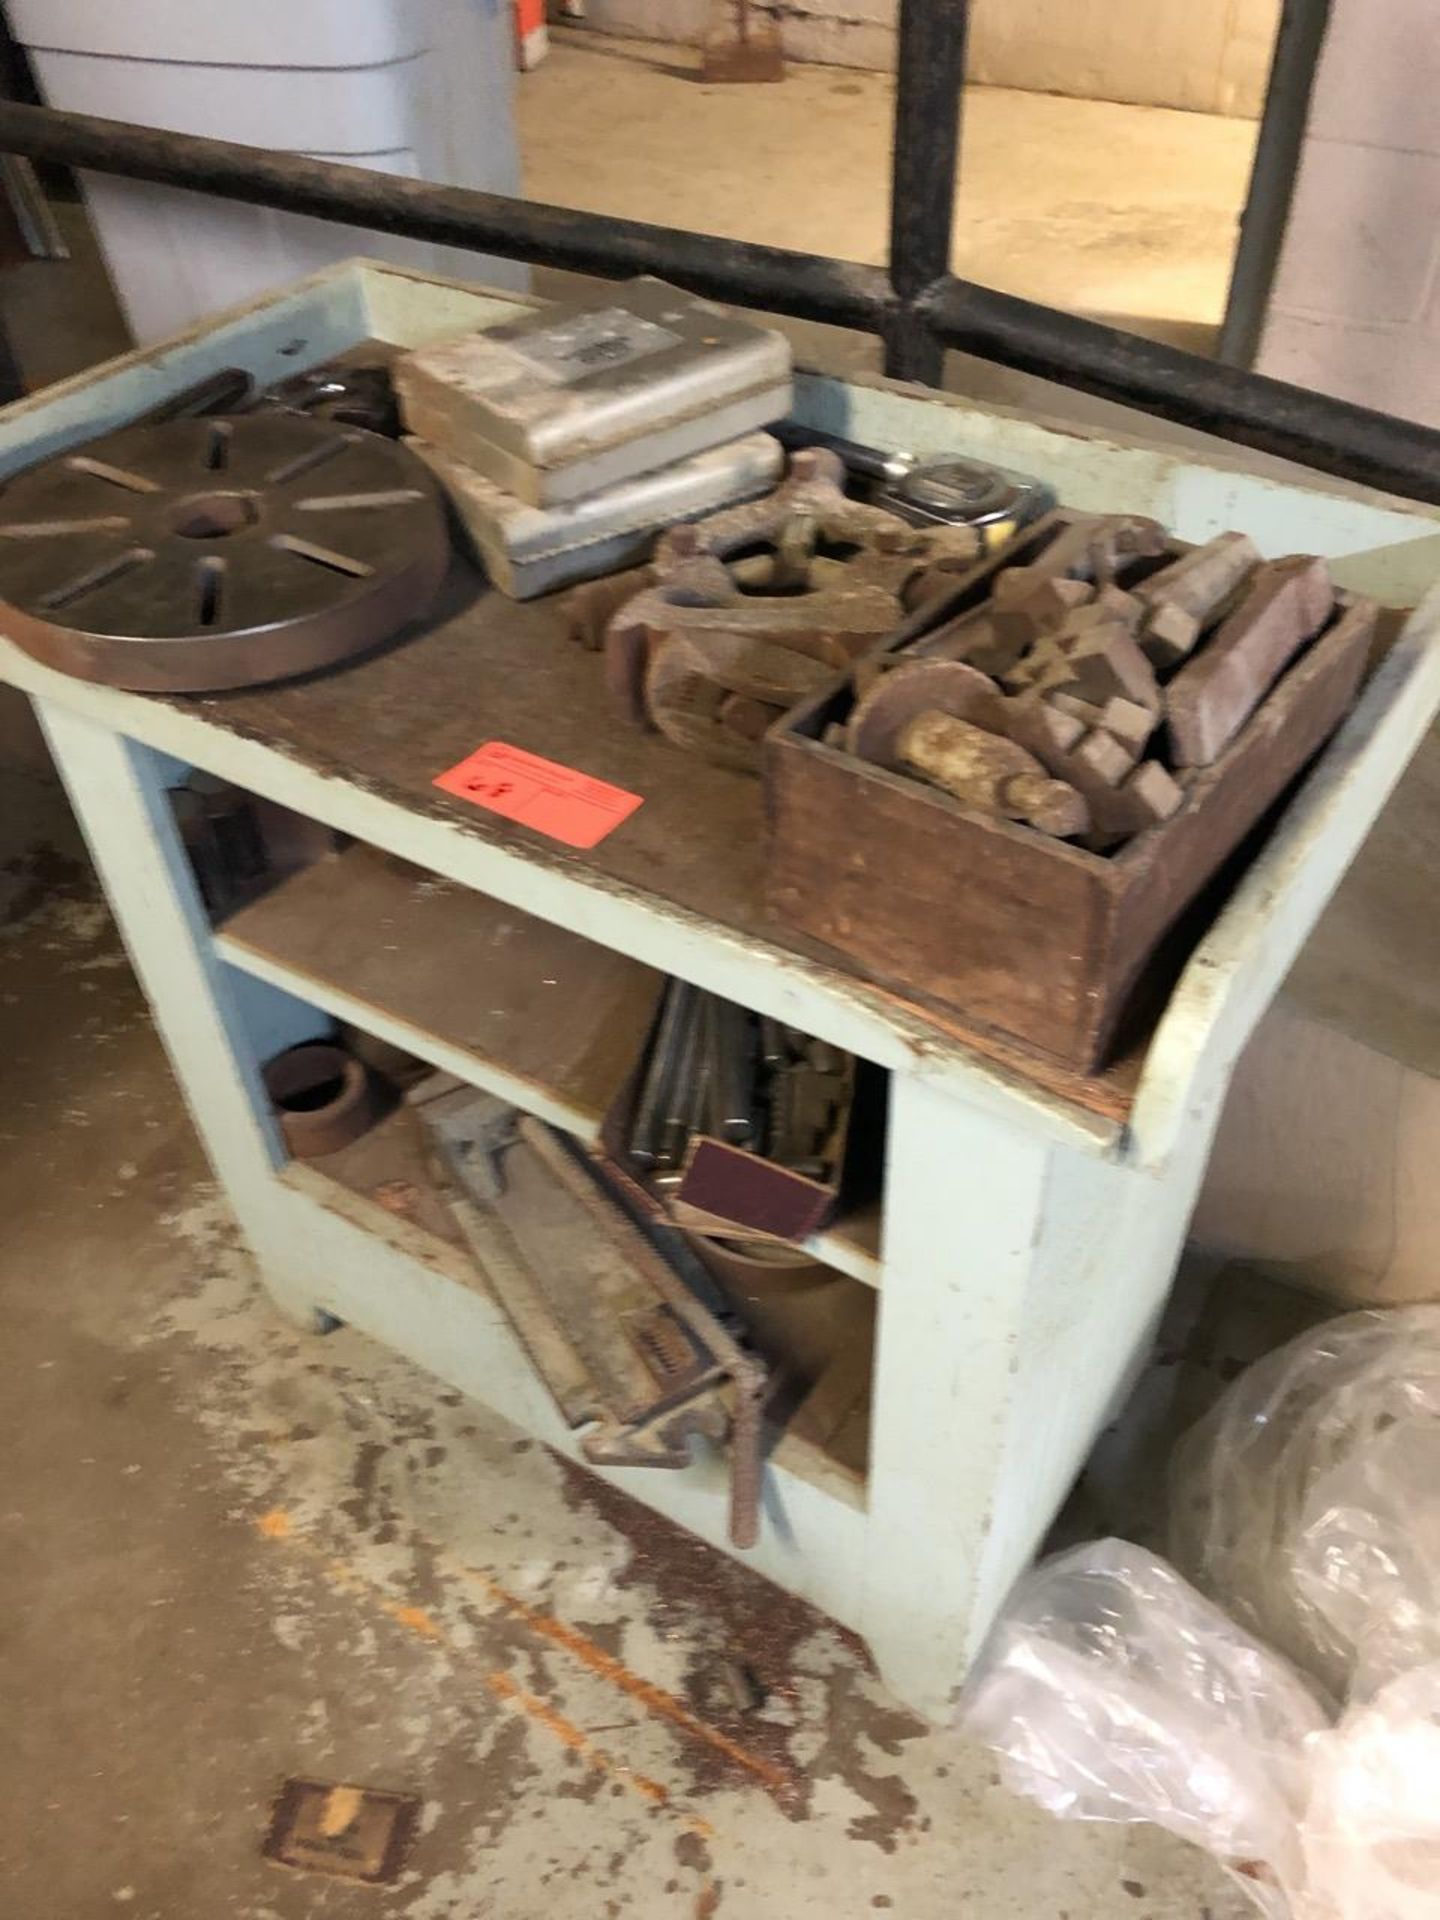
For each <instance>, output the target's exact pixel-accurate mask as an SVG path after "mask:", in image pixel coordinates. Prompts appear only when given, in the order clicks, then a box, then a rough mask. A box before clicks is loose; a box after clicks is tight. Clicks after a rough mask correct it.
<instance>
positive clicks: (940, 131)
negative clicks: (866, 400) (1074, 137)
mask: <svg viewBox="0 0 1440 1920" xmlns="http://www.w3.org/2000/svg"><path fill="white" fill-rule="evenodd" d="M969 17H970V4H969V0H900V21H899V32H898V36H897V41H896V56H895V60H896V64H895V133H894V150H893V155H892V159H891V167H890V278H891V281H892V283H893V285H894V288H895V291H896V293H897V294H898V295H899V304H898V305H897V307H896V308H895V310H894V312H893V313H892V315H891V317H890V323H889V326H888V328H887V331H886V339H885V371H886V372H887V373H889V374H892V375H894V377H895V378H896V379H897V380H924V381H928V382H930V383H931V384H932V385H938V384H939V380H940V372H941V367H942V364H943V361H944V349H943V347H941V346H940V344H939V343H938V342H937V341H936V340H935V338H934V337H933V335H932V334H931V333H930V331H929V329H928V328H926V327H925V326H923V325H917V324H916V316H915V314H914V312H913V309H912V307H911V304H910V303H911V302H912V301H914V300H915V298H916V297H917V295H919V294H921V293H923V292H924V290H925V288H926V287H929V286H931V285H933V284H934V282H935V281H937V280H939V279H940V278H941V277H942V276H943V275H944V274H947V273H948V272H949V271H950V240H951V233H952V229H953V226H954V219H955V183H956V178H957V172H958V160H959V152H960V105H961V93H962V90H963V88H964V84H965V40H966V33H967V29H968V26H969Z"/></svg>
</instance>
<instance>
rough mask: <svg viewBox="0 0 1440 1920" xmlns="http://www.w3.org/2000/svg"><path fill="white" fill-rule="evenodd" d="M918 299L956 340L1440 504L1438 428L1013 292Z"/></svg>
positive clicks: (957, 286) (1047, 375)
mask: <svg viewBox="0 0 1440 1920" xmlns="http://www.w3.org/2000/svg"><path fill="white" fill-rule="evenodd" d="M919 307H920V310H921V312H922V313H923V314H924V316H925V317H926V319H927V320H928V321H929V323H930V325H931V326H932V327H933V328H934V329H935V332H936V334H937V335H938V337H939V338H940V339H941V340H943V341H944V343H945V344H946V346H949V347H955V348H957V349H958V350H959V351H960V352H962V353H973V354H977V355H979V356H980V358H982V359H985V360H998V361H999V362H1000V363H1001V364H1002V365H1003V366H1007V367H1016V368H1018V369H1019V370H1020V371H1021V372H1022V373H1033V374H1036V375H1038V376H1039V377H1040V378H1041V379H1044V380H1059V381H1063V382H1064V383H1065V384H1066V385H1068V386H1072V387H1079V388H1081V389H1082V390H1083V391H1084V392H1086V393H1094V394H1099V395H1100V396H1101V397H1102V398H1104V399H1107V400H1117V401H1119V402H1121V403H1122V404H1123V405H1125V406H1129V407H1138V408H1140V409H1141V410H1142V411H1143V412H1146V413H1155V414H1159V415H1161V416H1162V417H1163V418H1164V419H1166V420H1173V421H1175V422H1177V424H1179V425H1181V426H1187V427H1198V428H1199V429H1200V430H1201V431H1202V432H1205V433H1214V434H1219V435H1221V436H1223V437H1224V438H1225V439H1227V440H1237V441H1239V442H1240V443H1241V445H1243V446H1247V447H1255V448H1257V449H1258V450H1259V451H1260V452H1262V453H1272V454H1276V455H1278V456H1279V457H1280V458H1281V459H1285V460H1297V461H1299V462H1301V463H1302V464H1303V465H1305V466H1308V467H1313V468H1315V469H1317V470H1318V471H1319V472H1321V473H1333V474H1337V475H1339V476H1340V477H1341V478H1342V479H1346V480H1354V481H1357V482H1359V483H1361V484H1362V485H1365V486H1371V487H1380V488H1383V489H1384V490H1385V491H1387V492H1391V493H1398V494H1403V495H1405V496H1407V497H1408V498H1409V499H1412V500H1426V501H1431V502H1440V433H1437V432H1436V431H1435V430H1434V429H1433V428H1431V427H1423V426H1421V425H1419V423H1418V422H1416V421H1413V420H1402V419H1400V418H1399V417H1398V415H1395V414H1391V413H1377V412H1376V411H1375V410H1374V409H1373V408H1372V407H1358V406H1356V405H1354V404H1353V403H1352V402H1351V401H1348V400H1336V399H1334V398H1333V397H1332V396H1331V395H1329V394H1326V393H1315V392H1313V391H1312V390H1311V389H1310V388H1308V387H1295V386H1291V385H1290V383H1289V382H1288V381H1286V380H1271V379H1269V378H1268V377H1267V376H1266V375H1264V374H1259V373H1251V372H1248V371H1247V370H1245V369H1243V368H1240V367H1229V366H1224V365H1222V364H1221V363H1220V362H1219V361H1216V360H1204V359H1202V358H1201V357H1200V356H1199V355H1198V354H1193V353H1184V352H1182V351H1181V350H1180V349H1179V348H1178V347H1169V346H1166V345H1164V344H1163V343H1162V342H1161V341H1158V340H1145V339H1142V338H1141V337H1140V336H1139V335H1138V334H1133V333H1122V332H1120V330H1119V329H1118V328H1116V327H1106V326H1101V325H1100V324H1099V323H1098V322H1097V321H1094V320H1082V319H1080V318H1079V317H1078V315H1075V314H1069V313H1060V312H1058V311H1057V310H1056V309H1055V308H1053V307H1042V306H1039V305H1037V304H1036V303H1035V302H1034V301H1033V300H1022V299H1020V298H1019V297H1018V296H1017V295H1015V294H1009V293H996V292H994V291H993V290H992V289H991V288H989V287H977V286H974V285H973V284H971V283H970V282H969V281H965V280H955V279H948V280H946V281H943V282H942V283H941V284H940V285H939V286H938V287H932V288H931V289H930V290H929V291H928V292H927V293H925V294H924V295H922V296H921V299H920V301H919Z"/></svg>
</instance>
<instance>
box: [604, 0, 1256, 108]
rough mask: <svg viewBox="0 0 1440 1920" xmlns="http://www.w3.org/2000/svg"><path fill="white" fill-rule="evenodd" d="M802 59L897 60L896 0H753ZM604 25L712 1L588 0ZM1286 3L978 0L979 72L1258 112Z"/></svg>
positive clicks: (674, 30)
mask: <svg viewBox="0 0 1440 1920" xmlns="http://www.w3.org/2000/svg"><path fill="white" fill-rule="evenodd" d="M754 5H755V7H756V10H757V11H758V12H760V13H766V12H768V13H772V14H774V15H777V16H778V17H779V18H780V19H781V20H782V22H783V29H784V37H785V46H786V50H787V51H788V52H789V53H790V55H791V56H792V57H793V58H794V59H796V60H814V61H821V62H827V63H832V64H834V65H837V66H848V67H874V68H878V69H884V68H887V67H889V66H891V65H892V64H893V62H894V57H895V15H896V0H754ZM587 13H588V17H589V20H590V23H591V25H592V26H593V27H595V28H598V29H599V30H600V31H601V32H609V33H623V34H636V35H639V36H641V37H643V38H646V39H654V40H669V41H673V42H685V41H694V40H698V39H699V38H700V37H701V35H702V34H703V32H704V28H705V22H706V20H707V18H708V17H709V0H588V6H587ZM1279 14H1280V0H977V4H976V6H975V8H974V10H973V14H972V18H971V27H970V77H971V78H972V79H973V80H976V81H979V82H981V83H983V84H985V85H988V86H997V87H1023V88H1028V89H1031V90H1033V91H1035V92H1040V93H1068V94H1076V95H1079V96H1080V97H1081V98H1084V99H1097V100H1132V101H1139V102H1141V103H1143V104H1146V105H1150V106H1164V107H1187V108H1190V109H1193V110H1195V111H1198V112H1201V113H1229V114H1242V115H1249V116H1251V117H1253V116H1255V115H1256V114H1258V113H1259V111H1260V107H1261V104H1262V102H1263V100H1264V97H1265V77H1266V74H1267V73H1268V71H1269V67H1270V50H1271V47H1272V45H1273V43H1274V39H1275V25H1276V22H1277V20H1278V19H1279Z"/></svg>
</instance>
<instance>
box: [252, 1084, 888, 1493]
mask: <svg viewBox="0 0 1440 1920" xmlns="http://www.w3.org/2000/svg"><path fill="white" fill-rule="evenodd" d="M283 1178H284V1179H285V1180H286V1181H287V1182H289V1183H290V1184H291V1185H292V1186H295V1187H297V1188H298V1189H299V1190H300V1191H302V1192H305V1193H308V1194H309V1195H310V1196H311V1197H313V1198H316V1199H319V1200H320V1201H321V1202H322V1204H324V1205H325V1206H326V1207H327V1208H328V1209H330V1210H331V1211H333V1212H336V1213H339V1214H341V1215H342V1216H343V1217H345V1218H347V1219H349V1220H351V1221H352V1222H354V1224H355V1225H357V1226H359V1227H362V1228H363V1229H364V1230H365V1231H366V1232H368V1233H371V1234H374V1235H376V1236H377V1237H379V1238H380V1239H382V1240H384V1241H385V1242H387V1243H388V1244H390V1245H391V1246H393V1247H395V1248H396V1249H397V1250H398V1251H400V1252H403V1253H405V1254H407V1255H409V1256H410V1257H411V1258H412V1259H415V1260H419V1261H421V1262H423V1264H424V1265H425V1266H426V1267H427V1268H428V1269H430V1270H431V1271H432V1272H437V1273H443V1274H445V1275H446V1276H447V1277H449V1278H451V1279H453V1280H455V1281H457V1282H458V1283H459V1284H461V1285H463V1286H465V1287H467V1288H469V1289H471V1290H477V1291H479V1292H481V1293H484V1294H485V1296H486V1298H487V1299H488V1298H489V1296H488V1292H487V1291H486V1288H485V1283H484V1278H483V1275H482V1274H481V1272H480V1270H479V1268H478V1267H477V1265H476V1263H475V1261H474V1259H473V1258H472V1256H471V1254H470V1253H469V1251H468V1249H467V1248H466V1247H465V1246H464V1244H463V1242H462V1240H461V1237H460V1234H459V1232H458V1230H457V1228H456V1227H455V1225H454V1223H453V1221H452V1219H451V1217H450V1213H449V1209H448V1207H447V1206H446V1204H445V1202H444V1200H443V1199H442V1198H441V1196H440V1195H439V1194H438V1193H437V1192H436V1190H435V1187H434V1185H433V1182H432V1180H431V1178H430V1174H429V1170H428V1168H427V1165H426V1161H425V1154H424V1148H423V1143H422V1140H421V1136H420V1132H419V1129H418V1127H417V1125H416V1122H415V1118H414V1115H413V1113H412V1112H411V1111H410V1110H409V1109H408V1108H405V1107H400V1108H397V1109H395V1110H394V1111H393V1112H392V1113H390V1114H389V1115H388V1116H387V1117H386V1118H385V1119H383V1120H382V1121H380V1123H379V1124H378V1125H377V1126H374V1127H372V1128H371V1129H370V1131H369V1132H368V1133H366V1134H364V1135H363V1136H362V1137H361V1138H360V1139H359V1140H356V1141H354V1142H353V1143H352V1144H351V1145H350V1146H348V1147H344V1148H342V1149H341V1150H340V1151H339V1152H338V1153H332V1154H327V1155H326V1156H325V1157H324V1158H323V1159H317V1160H310V1161H296V1162H292V1163H291V1164H290V1165H289V1166H288V1167H287V1168H286V1169H285V1170H284V1174H283ZM780 1271H781V1272H783V1271H784V1270H783V1269H782V1270H780ZM818 1277H819V1279H820V1281H821V1284H818V1285H817V1284H815V1283H814V1277H813V1270H812V1281H811V1284H810V1285H808V1286H803V1285H802V1286H799V1287H789V1286H786V1285H785V1284H783V1283H781V1284H780V1285H779V1286H778V1287H776V1288H774V1289H770V1290H767V1291H766V1294H765V1299H764V1302H763V1304H762V1306H761V1308H760V1310H759V1312H758V1315H756V1316H755V1320H756V1331H757V1345H760V1346H762V1347H765V1346H766V1345H767V1344H768V1345H769V1347H770V1349H771V1351H772V1353H774V1354H776V1355H780V1354H783V1355H785V1356H787V1357H791V1358H793V1360H794V1362H795V1368H794V1380H793V1384H792V1385H791V1386H790V1387H789V1388H788V1390H787V1393H786V1395H785V1399H784V1406H785V1409H786V1411H785V1414H784V1420H785V1430H784V1432H783V1433H782V1434H781V1436H780V1438H779V1440H778V1442H777V1444H776V1445H775V1447H774V1449H773V1451H772V1453H771V1456H770V1457H771V1460H772V1462H773V1464H774V1465H775V1466H777V1467H780V1468H783V1469H785V1470H786V1471H788V1472H790V1473H793V1474H794V1475H796V1476H797V1477H798V1478H801V1479H803V1480H806V1481H808V1482H809V1483H810V1484H812V1485H814V1486H816V1487H819V1488H822V1489H823V1490H824V1491H826V1492H827V1493H831V1494H833V1495H835V1496H836V1497H837V1498H840V1499H842V1500H845V1501H847V1502H849V1503H852V1504H856V1505H862V1506H863V1504H864V1497H865V1475H866V1467H867V1460H868V1450H869V1449H868V1442H869V1412H870V1378H871V1372H872V1365H873V1351H874V1325H875V1296H874V1294H873V1292H872V1291H871V1290H870V1289H869V1288H868V1287H866V1286H864V1285H862V1284H861V1283H860V1282H858V1281H856V1280H853V1279H849V1278H847V1277H845V1276H843V1275H841V1274H839V1273H834V1272H832V1273H829V1274H828V1275H824V1276H818ZM519 1364H520V1365H522V1366H523V1367H525V1369H526V1370H527V1372H529V1371H532V1370H531V1369H530V1365H529V1361H528V1359H525V1358H524V1357H523V1356H521V1357H520V1359H519ZM654 1477H655V1475H654V1474H652V1473H646V1472H636V1471H632V1472H631V1473H629V1474H628V1475H627V1476H625V1477H624V1478H623V1479H621V1480H620V1481H619V1483H618V1484H620V1485H623V1486H626V1487H628V1486H630V1484H631V1482H632V1481H634V1480H636V1479H647V1478H654Z"/></svg>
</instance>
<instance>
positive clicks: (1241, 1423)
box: [1170, 1306, 1440, 1700]
mask: <svg viewBox="0 0 1440 1920" xmlns="http://www.w3.org/2000/svg"><path fill="white" fill-rule="evenodd" d="M1170 1548H1171V1553H1172V1555H1173V1558H1174V1560H1175V1563H1176V1565H1177V1567H1178V1568H1179V1569H1180V1571H1181V1572H1182V1573H1183V1574H1185V1575H1186V1576H1187V1577H1188V1578H1189V1579H1191V1580H1193V1581H1194V1582H1195V1584H1196V1585H1197V1586H1198V1587H1199V1588H1200V1589H1201V1591H1202V1592H1204V1593H1207V1594H1210V1595H1211V1596H1212V1597H1213V1598H1215V1599H1216V1600H1218V1601H1220V1602H1221V1603H1222V1604H1223V1605H1224V1606H1225V1608H1226V1609H1227V1611H1228V1612H1230V1613H1231V1614H1232V1615H1233V1616H1234V1617H1235V1618H1236V1619H1237V1620H1238V1621H1240V1622H1241V1624H1242V1625H1244V1626H1246V1627H1249V1628H1251V1629H1252V1630H1253V1631H1254V1632H1255V1633H1257V1634H1259V1635H1260V1636H1261V1637H1262V1638H1263V1639H1265V1640H1267V1641H1268V1642H1269V1643H1270V1644H1271V1645H1272V1646H1274V1647H1276V1648H1278V1649H1279V1650H1280V1651H1281V1652H1283V1653H1286V1654H1288V1655H1289V1656H1290V1658H1291V1659H1292V1660H1294V1661H1295V1662H1296V1664H1297V1665H1298V1666H1300V1667H1302V1668H1303V1669H1305V1670H1306V1671H1307V1672H1309V1673H1312V1674H1313V1675H1315V1677H1316V1678H1317V1679H1318V1680H1320V1681H1321V1683H1322V1684H1323V1685H1324V1686H1326V1687H1327V1688H1329V1690H1330V1692H1331V1693H1332V1694H1333V1695H1334V1697H1335V1698H1336V1699H1337V1700H1344V1699H1346V1698H1347V1697H1349V1698H1351V1699H1356V1700H1358V1699H1363V1698H1364V1697H1365V1696H1366V1695H1368V1694H1369V1693H1370V1692H1371V1691H1372V1690H1373V1689H1374V1688H1375V1687H1377V1686H1379V1685H1381V1684H1382V1683H1383V1682H1384V1681H1385V1680H1387V1679H1388V1678H1390V1677H1391V1676H1392V1675H1395V1674H1399V1673H1402V1672H1405V1671H1406V1670H1407V1669H1409V1668H1411V1667H1414V1666H1417V1665H1420V1664H1423V1663H1428V1662H1430V1661H1432V1660H1437V1659H1440V1306H1420V1307H1397V1308H1391V1309H1388V1310H1385V1311H1381V1312H1375V1313H1357V1314H1349V1315H1346V1316H1345V1317H1344V1318H1343V1319H1339V1320H1332V1321H1329V1322H1327V1323H1326V1324H1325V1325H1323V1326H1320V1327H1317V1328H1315V1329H1314V1330H1313V1331H1312V1332H1310V1333H1308V1334H1304V1335H1302V1336H1301V1337H1300V1338H1299V1339H1298V1340H1292V1341H1291V1342H1290V1343H1289V1344H1288V1345H1287V1346H1284V1347H1281V1348H1280V1349H1279V1350H1278V1351H1277V1352H1275V1353H1272V1354H1270V1355H1268V1356H1267V1357H1266V1358H1265V1359H1263V1360H1261V1361H1259V1362H1257V1363H1256V1365H1254V1366H1252V1367H1250V1368H1248V1369H1247V1370H1246V1372H1245V1373H1243V1374H1242V1375H1241V1376H1240V1378H1239V1379H1238V1380H1236V1381H1235V1382H1234V1384H1233V1385H1232V1386H1230V1387H1229V1388H1228V1389H1227V1390H1226V1392H1225V1393H1224V1394H1223V1395H1222V1397H1221V1399H1220V1400H1219V1401H1218V1402H1217V1403H1216V1405H1215V1407H1214V1408H1213V1409H1212V1411H1211V1412H1210V1413H1209V1414H1208V1415H1207V1416H1206V1418H1205V1419H1204V1420H1202V1421H1201V1422H1200V1424H1199V1425H1198V1426H1197V1427H1195V1428H1194V1429H1193V1430H1192V1431H1191V1433H1190V1434H1189V1435H1187V1436H1186V1438H1185V1440H1183V1441H1182V1443H1181V1446H1180V1448H1179V1450H1178V1452H1177V1455H1176V1464H1175V1470H1174V1474H1173V1479H1172V1492H1171V1532H1170Z"/></svg>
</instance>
